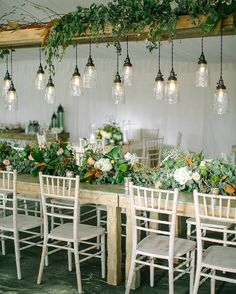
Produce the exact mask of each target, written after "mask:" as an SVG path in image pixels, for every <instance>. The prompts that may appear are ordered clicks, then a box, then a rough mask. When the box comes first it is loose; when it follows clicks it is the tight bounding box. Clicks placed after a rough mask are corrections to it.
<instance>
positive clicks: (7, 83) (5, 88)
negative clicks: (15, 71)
mask: <svg viewBox="0 0 236 294" xmlns="http://www.w3.org/2000/svg"><path fill="white" fill-rule="evenodd" d="M10 85H11V77H10V74H9V71H8V54H6V73H5V76H4V80H3V86H2V94H3V95H4V96H6V95H7V91H8V89H9V88H10Z"/></svg>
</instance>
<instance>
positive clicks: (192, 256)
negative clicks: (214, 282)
mask: <svg viewBox="0 0 236 294" xmlns="http://www.w3.org/2000/svg"><path fill="white" fill-rule="evenodd" d="M190 258H191V262H190V267H191V269H190V279H189V294H192V293H193V283H194V269H195V250H193V251H192V252H191V254H190Z"/></svg>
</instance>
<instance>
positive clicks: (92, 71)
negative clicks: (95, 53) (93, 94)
mask: <svg viewBox="0 0 236 294" xmlns="http://www.w3.org/2000/svg"><path fill="white" fill-rule="evenodd" d="M91 51H92V44H91V39H90V42H89V57H88V62H87V64H86V66H85V69H84V75H83V87H84V88H87V89H91V88H96V86H97V71H96V68H95V66H94V63H93V59H92V55H91Z"/></svg>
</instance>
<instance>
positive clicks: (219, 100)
mask: <svg viewBox="0 0 236 294" xmlns="http://www.w3.org/2000/svg"><path fill="white" fill-rule="evenodd" d="M214 111H215V112H216V113H217V114H225V113H227V112H229V96H228V93H227V90H226V87H225V85H224V82H223V80H221V79H220V81H219V83H218V85H217V87H216V91H215V94H214Z"/></svg>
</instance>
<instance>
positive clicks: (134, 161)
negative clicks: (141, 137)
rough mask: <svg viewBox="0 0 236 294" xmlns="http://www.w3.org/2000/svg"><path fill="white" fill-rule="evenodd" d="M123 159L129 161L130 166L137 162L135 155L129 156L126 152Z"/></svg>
mask: <svg viewBox="0 0 236 294" xmlns="http://www.w3.org/2000/svg"><path fill="white" fill-rule="evenodd" d="M124 159H125V160H127V161H129V163H130V164H131V165H134V164H135V163H136V162H138V158H137V156H136V154H131V153H130V152H127V153H126V154H125V155H124Z"/></svg>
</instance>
